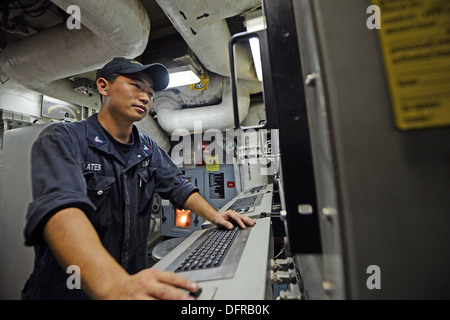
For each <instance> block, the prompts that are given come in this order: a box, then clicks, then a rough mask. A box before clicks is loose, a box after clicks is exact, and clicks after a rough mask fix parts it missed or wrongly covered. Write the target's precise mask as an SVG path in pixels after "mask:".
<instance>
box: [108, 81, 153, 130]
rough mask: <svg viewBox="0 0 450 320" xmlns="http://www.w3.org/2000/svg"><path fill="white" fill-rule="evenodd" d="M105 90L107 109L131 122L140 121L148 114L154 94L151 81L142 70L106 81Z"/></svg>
mask: <svg viewBox="0 0 450 320" xmlns="http://www.w3.org/2000/svg"><path fill="white" fill-rule="evenodd" d="M107 92H108V100H107V102H106V106H107V108H108V109H109V111H110V112H111V113H114V115H115V116H119V117H123V118H124V119H126V120H129V121H131V122H135V121H140V120H142V119H143V118H144V117H145V116H146V115H147V114H148V111H149V109H150V106H151V103H152V98H153V95H154V94H155V91H154V90H153V81H152V79H151V78H150V77H149V76H148V75H147V74H146V73H144V72H140V73H135V74H131V75H125V76H119V77H117V79H116V80H115V81H114V82H113V83H110V82H109V83H108V85H107Z"/></svg>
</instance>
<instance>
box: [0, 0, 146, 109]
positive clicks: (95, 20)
mask: <svg viewBox="0 0 450 320" xmlns="http://www.w3.org/2000/svg"><path fill="white" fill-rule="evenodd" d="M53 3H55V4H56V5H57V6H58V7H60V8H61V9H63V10H64V11H66V10H67V8H68V7H69V6H70V5H76V6H78V7H79V8H80V9H81V24H82V27H81V29H73V30H70V29H69V28H68V27H67V26H66V24H60V25H57V26H54V27H52V28H49V29H47V30H44V31H42V32H39V33H37V34H34V35H32V36H29V37H27V38H24V39H22V40H20V41H17V42H13V43H10V44H8V46H7V47H6V48H5V49H4V50H3V51H2V52H0V68H1V70H2V71H3V72H4V73H5V74H6V75H8V76H9V77H10V78H12V79H14V80H16V81H17V82H19V83H21V84H22V85H24V86H25V87H27V88H29V89H32V90H34V91H37V92H40V93H42V94H45V95H48V96H51V97H54V98H56V99H60V100H64V101H67V102H70V103H75V104H79V105H83V106H91V107H95V106H98V103H99V97H98V96H93V97H87V96H83V95H81V94H79V93H77V92H75V91H74V90H73V89H72V87H71V81H70V80H66V79H67V78H69V77H71V76H74V75H77V74H81V73H85V72H90V71H93V70H97V69H99V68H101V67H102V66H103V65H105V64H106V63H107V62H109V61H110V60H112V58H114V57H116V56H125V57H130V58H135V57H137V56H139V55H141V54H142V53H143V52H144V50H145V48H146V46H147V43H148V38H149V34H150V19H149V17H148V15H147V12H146V10H145V8H144V7H143V5H142V4H141V2H140V1H139V0H127V1H123V0H95V1H91V0H53ZM61 79H62V80H61Z"/></svg>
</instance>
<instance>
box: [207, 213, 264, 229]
mask: <svg viewBox="0 0 450 320" xmlns="http://www.w3.org/2000/svg"><path fill="white" fill-rule="evenodd" d="M213 223H214V224H215V225H216V226H217V227H218V228H220V227H222V228H225V229H228V230H231V229H233V228H234V225H238V226H239V227H241V229H245V228H246V226H250V227H253V226H254V225H255V224H256V221H255V220H254V219H251V218H249V217H247V216H243V215H241V214H239V213H237V212H236V211H234V210H228V211H225V212H224V213H220V214H219V215H218V216H217V217H216V218H215V219H214V221H213Z"/></svg>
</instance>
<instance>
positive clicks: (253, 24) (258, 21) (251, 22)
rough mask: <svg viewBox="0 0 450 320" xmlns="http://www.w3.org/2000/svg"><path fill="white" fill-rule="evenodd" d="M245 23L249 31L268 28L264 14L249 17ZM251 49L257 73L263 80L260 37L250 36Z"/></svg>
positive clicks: (260, 79)
mask: <svg viewBox="0 0 450 320" xmlns="http://www.w3.org/2000/svg"><path fill="white" fill-rule="evenodd" d="M245 24H246V27H247V31H248V32H253V31H259V30H263V29H265V28H266V21H265V19H264V17H263V16H257V17H255V18H249V19H247V20H246V21H245ZM250 49H251V51H252V56H253V61H254V63H255V69H256V75H257V76H258V79H259V81H262V80H263V76H262V64H261V47H260V45H259V39H258V38H256V37H255V38H250Z"/></svg>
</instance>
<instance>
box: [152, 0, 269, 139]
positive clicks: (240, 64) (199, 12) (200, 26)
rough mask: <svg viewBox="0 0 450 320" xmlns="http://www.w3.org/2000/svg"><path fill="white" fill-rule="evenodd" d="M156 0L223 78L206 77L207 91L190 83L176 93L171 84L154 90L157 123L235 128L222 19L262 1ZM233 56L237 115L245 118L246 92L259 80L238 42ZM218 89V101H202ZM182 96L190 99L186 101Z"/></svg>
mask: <svg viewBox="0 0 450 320" xmlns="http://www.w3.org/2000/svg"><path fill="white" fill-rule="evenodd" d="M156 2H157V3H158V4H159V6H160V7H161V8H162V10H163V11H164V12H165V13H166V15H167V17H168V18H169V19H170V20H171V21H172V24H173V25H174V26H175V28H176V29H177V30H178V32H179V33H180V34H181V36H182V37H183V39H184V40H185V41H186V43H187V44H188V46H189V47H190V49H191V50H192V51H193V52H194V53H195V55H196V57H197V58H198V59H199V61H200V62H201V63H202V65H203V66H204V67H205V68H206V69H207V70H208V71H209V74H210V75H212V74H216V77H220V78H221V80H220V81H217V80H216V81H211V82H210V85H209V87H208V89H207V90H206V91H211V93H210V94H208V92H195V91H194V92H192V90H189V87H182V88H178V89H179V90H178V91H179V92H178V94H174V90H168V91H165V92H161V93H158V94H157V95H156V98H155V101H154V103H153V110H154V111H156V113H157V116H158V122H159V124H160V126H161V127H162V128H163V129H164V131H166V132H167V133H168V134H171V133H172V132H173V131H174V130H176V129H185V130H187V131H189V132H194V131H196V130H198V125H199V124H201V128H202V130H203V131H205V130H208V129H219V130H225V129H231V128H234V126H235V125H234V116H233V101H232V94H231V86H230V78H229V77H230V73H231V72H230V57H229V50H228V45H229V41H230V39H231V33H230V31H229V28H228V24H227V22H226V19H227V18H229V17H233V16H236V15H239V14H242V13H243V12H245V11H248V10H250V9H252V8H254V7H257V6H258V5H261V1H260V0H243V1H232V2H231V1H223V0H207V1H206V0H192V1H182V0H156ZM236 61H237V67H236V70H237V77H238V79H239V80H238V84H239V90H238V102H239V107H240V110H239V116H240V119H242V120H244V119H245V118H246V116H247V114H248V111H249V107H250V95H251V94H253V93H257V92H261V83H260V82H259V80H258V78H257V76H256V72H255V68H254V65H253V58H252V56H251V52H250V51H249V50H248V47H237V48H236ZM211 80H214V78H213V77H212V78H211ZM219 91H220V92H222V96H221V101H220V103H216V102H214V101H212V102H211V105H210V106H204V105H205V104H204V103H202V102H203V101H202V100H203V99H204V96H205V95H207V96H208V95H209V96H215V95H216V94H217V92H219ZM194 95H197V96H194ZM186 98H189V99H186ZM196 98H197V99H196ZM186 100H190V101H188V102H187V103H186Z"/></svg>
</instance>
